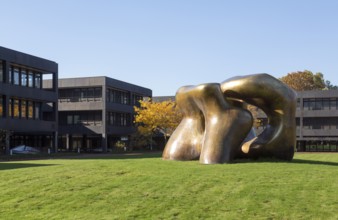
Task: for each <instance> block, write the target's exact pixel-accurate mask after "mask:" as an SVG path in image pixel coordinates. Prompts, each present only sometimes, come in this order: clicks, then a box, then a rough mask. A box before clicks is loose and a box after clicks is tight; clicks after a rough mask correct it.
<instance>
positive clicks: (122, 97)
mask: <svg viewBox="0 0 338 220" xmlns="http://www.w3.org/2000/svg"><path fill="white" fill-rule="evenodd" d="M107 101H108V102H112V103H119V104H124V105H130V93H129V92H126V91H120V90H115V89H107Z"/></svg>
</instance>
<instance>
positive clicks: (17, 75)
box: [13, 67, 20, 85]
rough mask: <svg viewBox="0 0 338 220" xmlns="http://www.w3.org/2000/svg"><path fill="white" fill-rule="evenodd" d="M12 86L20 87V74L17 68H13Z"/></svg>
mask: <svg viewBox="0 0 338 220" xmlns="http://www.w3.org/2000/svg"><path fill="white" fill-rule="evenodd" d="M13 84H14V85H20V72H19V68H17V67H15V68H14V72H13Z"/></svg>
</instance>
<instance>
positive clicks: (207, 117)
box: [163, 83, 252, 164]
mask: <svg viewBox="0 0 338 220" xmlns="http://www.w3.org/2000/svg"><path fill="white" fill-rule="evenodd" d="M176 102H177V105H178V107H179V108H180V109H181V110H182V112H183V120H182V121H181V123H180V124H179V126H178V127H177V128H176V130H175V132H174V133H173V135H172V136H171V137H170V139H169V141H168V143H167V145H166V147H165V149H164V152H163V158H164V159H171V160H191V159H197V158H199V159H200V162H201V163H203V164H213V163H224V162H230V161H231V160H232V159H233V158H234V157H235V155H236V154H237V153H238V152H239V151H240V147H241V144H242V142H243V140H244V139H245V137H246V136H247V134H248V133H249V131H250V129H251V127H252V116H251V114H250V112H248V111H247V110H245V109H242V108H237V107H234V106H232V105H231V104H230V103H228V102H227V101H226V100H225V99H224V97H223V94H222V92H221V88H220V84H218V83H210V84H202V85H199V86H187V87H182V88H180V89H179V90H178V92H177V93H176Z"/></svg>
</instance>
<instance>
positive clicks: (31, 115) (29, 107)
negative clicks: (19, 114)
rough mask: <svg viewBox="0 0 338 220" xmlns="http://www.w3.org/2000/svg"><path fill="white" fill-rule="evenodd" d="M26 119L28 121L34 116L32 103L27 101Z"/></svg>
mask: <svg viewBox="0 0 338 220" xmlns="http://www.w3.org/2000/svg"><path fill="white" fill-rule="evenodd" d="M27 103H28V104H27V105H28V118H29V119H33V116H34V109H33V102H32V101H28V102H27Z"/></svg>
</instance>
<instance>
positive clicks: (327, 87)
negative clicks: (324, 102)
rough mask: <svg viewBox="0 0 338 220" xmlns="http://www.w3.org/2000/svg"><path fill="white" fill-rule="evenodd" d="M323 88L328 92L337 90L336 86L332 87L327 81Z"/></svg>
mask: <svg viewBox="0 0 338 220" xmlns="http://www.w3.org/2000/svg"><path fill="white" fill-rule="evenodd" d="M325 88H326V89H328V90H338V86H334V85H332V84H331V82H330V81H329V80H326V81H325Z"/></svg>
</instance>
